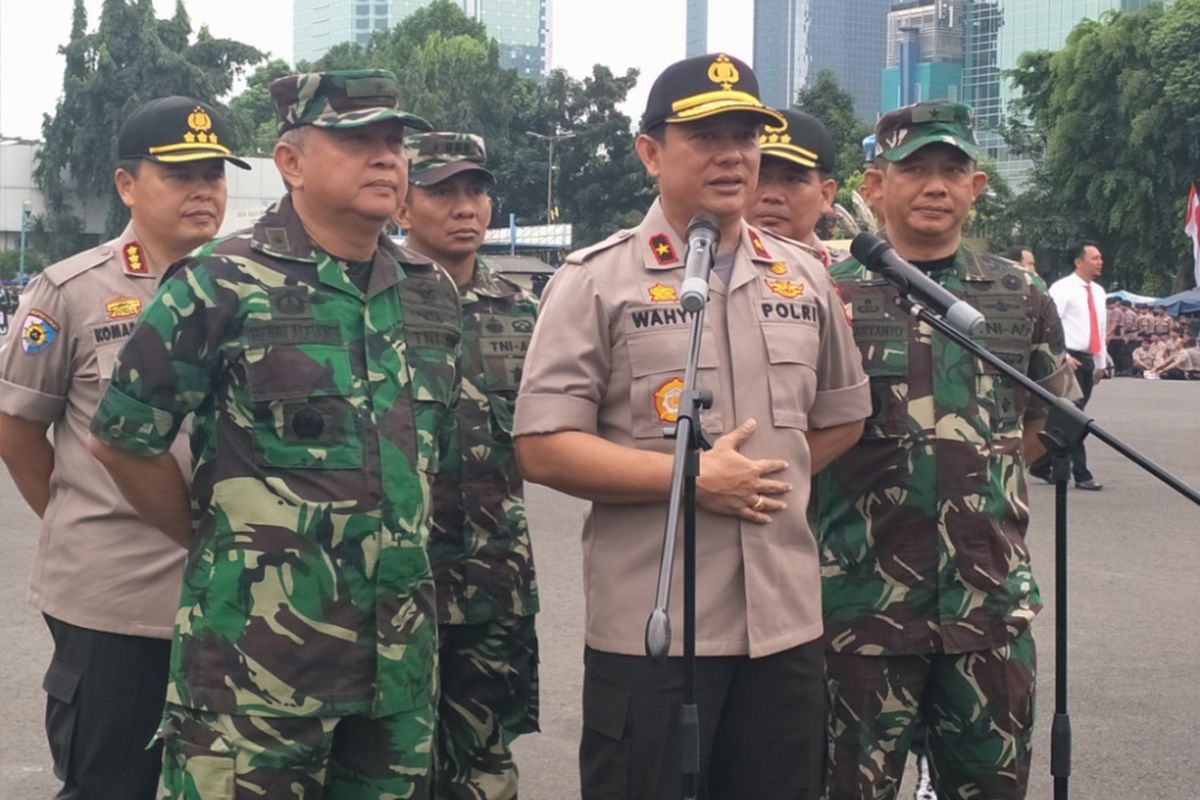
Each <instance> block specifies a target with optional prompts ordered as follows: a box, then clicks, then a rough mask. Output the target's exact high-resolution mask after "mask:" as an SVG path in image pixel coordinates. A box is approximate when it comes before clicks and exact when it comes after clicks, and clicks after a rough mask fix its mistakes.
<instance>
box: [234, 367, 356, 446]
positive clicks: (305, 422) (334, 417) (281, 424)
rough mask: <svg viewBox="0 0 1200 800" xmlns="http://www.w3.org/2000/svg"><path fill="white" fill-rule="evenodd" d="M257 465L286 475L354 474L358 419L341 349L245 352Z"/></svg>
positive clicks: (351, 382) (349, 376)
mask: <svg viewBox="0 0 1200 800" xmlns="http://www.w3.org/2000/svg"><path fill="white" fill-rule="evenodd" d="M245 358H246V380H247V384H248V386H249V391H250V400H251V402H252V406H253V413H254V420H253V425H254V456H255V463H257V464H259V465H260V466H266V467H280V468H286V469H358V468H360V467H361V466H362V462H363V448H362V413H363V409H361V408H359V407H358V405H357V404H356V403H355V402H354V400H353V397H352V393H353V386H354V376H353V374H352V371H351V368H350V356H349V353H347V351H346V349H345V347H344V346H342V345H334V344H282V345H272V346H268V347H254V348H249V349H247V350H246V352H245Z"/></svg>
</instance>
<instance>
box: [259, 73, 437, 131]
mask: <svg viewBox="0 0 1200 800" xmlns="http://www.w3.org/2000/svg"><path fill="white" fill-rule="evenodd" d="M271 104H272V105H273V106H274V107H275V118H276V119H277V120H279V132H280V133H283V132H284V131H289V130H291V129H292V128H298V127H300V126H301V125H312V126H313V127H315V128H359V127H362V126H363V125H371V124H373V123H376V122H383V121H385V120H389V119H394V120H398V121H399V122H401V123H403V124H404V126H405V127H406V128H412V129H414V130H418V131H427V130H429V129H430V128H432V127H433V126H432V125H430V124H429V123H428V122H426V121H425V120H423V119H421V118H420V117H418V116H416V115H415V114H409V113H408V112H406V111H402V110H401V109H400V84H399V82H398V81H397V80H396V76H395V75H394V74H393V73H391V72H389V71H387V70H386V69H354V70H337V71H330V72H308V73H303V74H300V75H287V76H285V77H282V78H279V79H277V80H275V81H272V83H271Z"/></svg>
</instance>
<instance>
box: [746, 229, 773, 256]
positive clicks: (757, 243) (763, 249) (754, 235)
mask: <svg viewBox="0 0 1200 800" xmlns="http://www.w3.org/2000/svg"><path fill="white" fill-rule="evenodd" d="M750 246H751V247H753V248H754V255H756V256H758V257H759V258H766V259H770V258H771V254H770V253H768V252H767V246H766V245H764V244H763V240H762V237H761V236H759V235H758V231H756V230H754V228H750Z"/></svg>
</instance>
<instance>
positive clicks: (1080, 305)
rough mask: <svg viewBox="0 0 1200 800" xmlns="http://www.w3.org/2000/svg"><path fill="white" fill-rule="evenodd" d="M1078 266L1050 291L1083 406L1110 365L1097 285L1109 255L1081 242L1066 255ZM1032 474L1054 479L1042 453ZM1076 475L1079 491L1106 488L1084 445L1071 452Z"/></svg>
mask: <svg viewBox="0 0 1200 800" xmlns="http://www.w3.org/2000/svg"><path fill="white" fill-rule="evenodd" d="M1067 252H1068V254H1069V255H1070V256H1071V259H1072V260H1073V261H1074V262H1075V271H1074V272H1073V273H1071V274H1070V275H1067V276H1066V277H1065V278H1059V279H1058V280H1057V281H1055V282H1054V284H1053V285H1052V286H1051V287H1050V296H1051V297H1052V298H1054V304H1055V305H1056V306H1058V316H1059V317H1060V318H1061V319H1062V325H1063V335H1064V338H1065V339H1066V343H1067V361H1068V362H1069V363H1070V364H1071V367H1072V368H1073V369H1074V370H1075V380H1077V381H1078V382H1079V388H1080V390H1081V391H1082V392H1083V396H1082V398H1080V399H1079V400H1078V401H1077V402H1076V405H1078V406H1079V408H1081V409H1082V408H1084V407H1085V406H1086V405H1087V401H1088V399H1089V398H1090V397H1091V396H1092V387H1093V386H1095V385H1096V384H1097V383H1099V381H1100V379H1101V378H1102V377H1103V375H1104V370H1105V368H1106V367H1108V353H1107V352H1105V349H1104V331H1105V309H1104V297H1105V295H1104V287H1102V286H1101V285H1100V284H1098V283H1096V279H1097V278H1099V277H1100V273H1101V272H1102V271H1103V270H1104V255H1103V253H1101V252H1100V245H1098V244H1096V243H1095V242H1093V241H1090V240H1088V239H1080V240H1079V241H1077V242H1075V243H1074V244H1072V245H1071V247H1070V249H1069V250H1068V251H1067ZM1029 474H1031V475H1033V476H1034V477H1036V478H1041V479H1042V480H1044V481H1047V482H1049V481H1050V479H1051V478H1050V456H1049V454H1048V453H1047V454H1045V455H1043V456H1042V457H1041V458H1039V459H1038V460H1037V461H1035V462H1033V464H1032V465H1031V466H1030V467H1029ZM1071 474H1072V475H1073V476H1074V478H1075V488H1076V489H1086V490H1087V491H1092V492H1098V491H1100V490H1101V489H1102V488H1104V487H1103V486H1101V485H1100V484H1099V483H1096V481H1095V479H1094V478H1093V477H1092V473H1091V472H1090V471H1088V467H1087V453H1086V452H1085V451H1084V447H1083V442H1079V443H1078V444H1077V445H1075V448H1074V449H1073V450H1072V451H1071Z"/></svg>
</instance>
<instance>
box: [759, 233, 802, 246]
mask: <svg viewBox="0 0 1200 800" xmlns="http://www.w3.org/2000/svg"><path fill="white" fill-rule="evenodd" d="M754 230H756V231H758V234H759V235H760V236H768V237H770V238H772V239H778V240H779V241H781V242H783V243H784V244H790V245H792V246H793V247H796V246H798V245H799V246H803V245H801V243H800V242H798V241H796V240H795V239H789V238H788V237H786V236H784V235H783V234H782V233H776V232H775V231H773V230H771V229H770V228H755V229H754Z"/></svg>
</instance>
